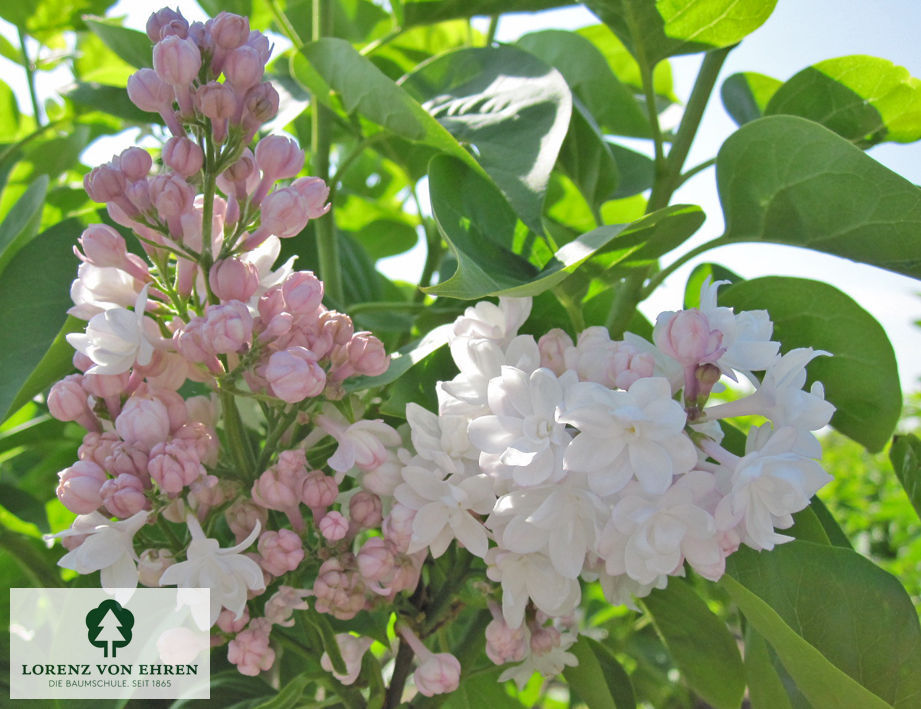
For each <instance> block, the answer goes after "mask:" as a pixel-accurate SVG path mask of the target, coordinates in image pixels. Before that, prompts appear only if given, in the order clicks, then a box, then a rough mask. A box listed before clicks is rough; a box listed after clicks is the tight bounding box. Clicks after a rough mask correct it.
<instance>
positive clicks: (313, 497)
mask: <svg viewBox="0 0 921 709" xmlns="http://www.w3.org/2000/svg"><path fill="white" fill-rule="evenodd" d="M338 496H339V486H338V485H336V481H335V479H333V478H332V477H330V476H329V475H326V474H324V473H323V472H321V471H319V470H314V471H311V472H310V473H307V475H306V476H305V477H304V481H303V484H302V486H301V496H300V501H301V502H303V503H304V504H305V505H307V507H309V508H310V509H311V510H323V511H325V510H326V508H328V507H329V506H330V505H332V504H333V503H334V502H335V501H336V498H337V497H338Z"/></svg>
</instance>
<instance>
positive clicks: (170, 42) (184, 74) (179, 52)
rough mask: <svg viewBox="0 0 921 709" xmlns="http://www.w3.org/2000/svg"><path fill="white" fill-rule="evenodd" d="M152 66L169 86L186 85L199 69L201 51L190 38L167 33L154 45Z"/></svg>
mask: <svg viewBox="0 0 921 709" xmlns="http://www.w3.org/2000/svg"><path fill="white" fill-rule="evenodd" d="M153 67H154V71H155V72H157V76H159V77H160V78H161V79H162V80H163V81H165V82H166V83H167V84H169V85H170V86H174V87H175V86H187V85H190V84H191V83H192V81H194V80H195V78H196V77H197V76H198V70H199V69H201V52H200V51H199V50H198V47H197V46H196V45H195V42H193V41H192V40H191V39H188V38H186V39H183V38H182V37H179V36H177V35H169V36H167V37H164V38H163V39H161V40H160V41H159V42H157V43H156V44H155V45H154V48H153Z"/></svg>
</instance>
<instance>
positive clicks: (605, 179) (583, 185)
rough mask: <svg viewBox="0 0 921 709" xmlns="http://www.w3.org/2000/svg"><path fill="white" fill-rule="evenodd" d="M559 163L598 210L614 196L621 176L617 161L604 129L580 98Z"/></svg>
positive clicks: (576, 103) (574, 105)
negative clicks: (602, 129)
mask: <svg viewBox="0 0 921 709" xmlns="http://www.w3.org/2000/svg"><path fill="white" fill-rule="evenodd" d="M560 165H561V166H562V168H563V169H564V170H565V171H566V173H567V174H568V175H569V177H570V178H571V179H572V181H573V183H575V184H576V185H578V187H579V191H580V192H581V193H582V195H583V196H584V198H585V200H586V202H588V204H589V205H591V206H592V207H594V208H595V209H597V208H599V207H600V206H601V204H602V203H604V202H606V201H608V200H609V199H612V198H613V197H614V195H615V193H616V189H617V182H618V177H619V175H618V171H617V163H616V162H615V160H614V156H613V155H612V154H611V149H610V147H609V146H608V144H607V143H606V142H605V140H604V136H603V135H602V133H601V130H600V129H599V128H598V126H597V124H596V123H595V121H594V120H593V119H592V117H591V115H590V114H589V113H588V112H587V111H586V110H585V108H583V106H582V104H581V103H580V102H579V101H576V102H575V103H574V104H573V112H572V118H571V119H570V121H569V131H568V132H567V133H566V140H564V141H563V148H562V150H561V151H560ZM567 201H568V200H567ZM564 203H565V202H564Z"/></svg>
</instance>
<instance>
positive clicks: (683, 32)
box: [585, 0, 776, 66]
mask: <svg viewBox="0 0 921 709" xmlns="http://www.w3.org/2000/svg"><path fill="white" fill-rule="evenodd" d="M585 4H586V5H587V6H588V8H589V9H590V10H591V11H592V12H594V13H595V14H596V15H598V17H600V18H601V20H602V21H603V22H604V23H605V24H606V25H608V27H610V28H611V29H612V30H614V33H615V34H616V35H617V36H618V37H619V38H620V40H621V41H622V42H623V43H624V44H625V45H626V46H627V48H628V49H630V51H631V52H632V53H633V55H634V56H635V57H637V59H638V60H640V63H646V64H647V65H648V66H652V65H654V64H655V63H656V62H658V61H660V60H662V59H665V58H666V57H673V56H676V55H678V54H693V53H696V52H705V51H708V50H711V49H717V48H719V47H728V46H730V45H733V44H735V43H736V42H738V41H739V40H741V39H742V38H743V37H745V36H746V35H747V34H749V33H751V32H753V31H755V30H756V29H758V27H760V26H761V25H762V24H764V21H765V20H767V18H768V17H769V16H770V14H771V12H773V10H774V5H775V4H776V0H655V1H654V0H588V1H587V2H586V3H585Z"/></svg>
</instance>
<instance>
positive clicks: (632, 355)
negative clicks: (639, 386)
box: [608, 342, 656, 389]
mask: <svg viewBox="0 0 921 709" xmlns="http://www.w3.org/2000/svg"><path fill="white" fill-rule="evenodd" d="M615 344H616V345H617V348H616V350H615V352H614V357H613V359H612V361H611V363H610V365H609V367H608V378H609V380H610V381H611V383H613V385H614V386H616V387H618V388H620V389H629V388H630V387H631V386H632V385H633V383H634V382H635V381H636V380H637V379H645V378H646V377H651V376H652V375H653V373H654V372H655V367H656V361H655V358H654V357H653V356H652V353H650V352H640V351H639V350H638V349H637V348H636V347H634V346H633V345H631V344H628V343H626V342H617V343H615Z"/></svg>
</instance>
